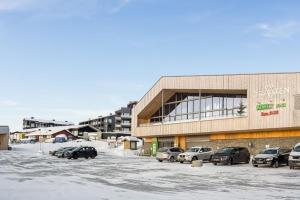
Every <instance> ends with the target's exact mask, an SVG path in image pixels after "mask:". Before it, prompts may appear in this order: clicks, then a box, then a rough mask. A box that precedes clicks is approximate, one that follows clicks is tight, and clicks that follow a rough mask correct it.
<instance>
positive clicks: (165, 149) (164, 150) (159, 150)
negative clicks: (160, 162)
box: [157, 147, 168, 153]
mask: <svg viewBox="0 0 300 200" xmlns="http://www.w3.org/2000/svg"><path fill="white" fill-rule="evenodd" d="M167 151H168V148H165V147H164V148H160V149H158V151H157V152H160V153H162V152H167Z"/></svg>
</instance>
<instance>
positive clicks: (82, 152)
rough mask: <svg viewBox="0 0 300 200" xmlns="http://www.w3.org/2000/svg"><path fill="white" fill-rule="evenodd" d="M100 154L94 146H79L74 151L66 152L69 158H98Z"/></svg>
mask: <svg viewBox="0 0 300 200" xmlns="http://www.w3.org/2000/svg"><path fill="white" fill-rule="evenodd" d="M97 155H98V153H97V151H96V149H95V148H94V147H77V148H76V149H74V150H72V151H68V152H66V153H65V156H66V158H68V159H72V158H73V159H78V158H86V159H88V158H92V159H94V158H96V157H97Z"/></svg>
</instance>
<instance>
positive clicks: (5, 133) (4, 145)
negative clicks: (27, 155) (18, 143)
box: [0, 126, 9, 150]
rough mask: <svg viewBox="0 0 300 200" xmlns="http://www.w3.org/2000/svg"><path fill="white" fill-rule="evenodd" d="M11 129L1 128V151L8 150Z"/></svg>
mask: <svg viewBox="0 0 300 200" xmlns="http://www.w3.org/2000/svg"><path fill="white" fill-rule="evenodd" d="M8 139H9V127H8V126H0V150H8Z"/></svg>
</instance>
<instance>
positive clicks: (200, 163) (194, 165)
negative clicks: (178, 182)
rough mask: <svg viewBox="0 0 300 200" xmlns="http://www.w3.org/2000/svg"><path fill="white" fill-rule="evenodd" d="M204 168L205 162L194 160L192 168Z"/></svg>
mask: <svg viewBox="0 0 300 200" xmlns="http://www.w3.org/2000/svg"><path fill="white" fill-rule="evenodd" d="M202 166H203V161H202V160H194V161H193V162H192V167H202Z"/></svg>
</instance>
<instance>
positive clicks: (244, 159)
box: [211, 147, 250, 165]
mask: <svg viewBox="0 0 300 200" xmlns="http://www.w3.org/2000/svg"><path fill="white" fill-rule="evenodd" d="M211 162H212V163H213V164H214V165H217V164H218V163H220V164H226V165H232V164H239V163H249V162H250V153H249V151H248V149H247V148H245V147H225V148H222V149H219V150H218V151H217V152H216V153H215V154H214V155H213V156H212V159H211Z"/></svg>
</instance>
